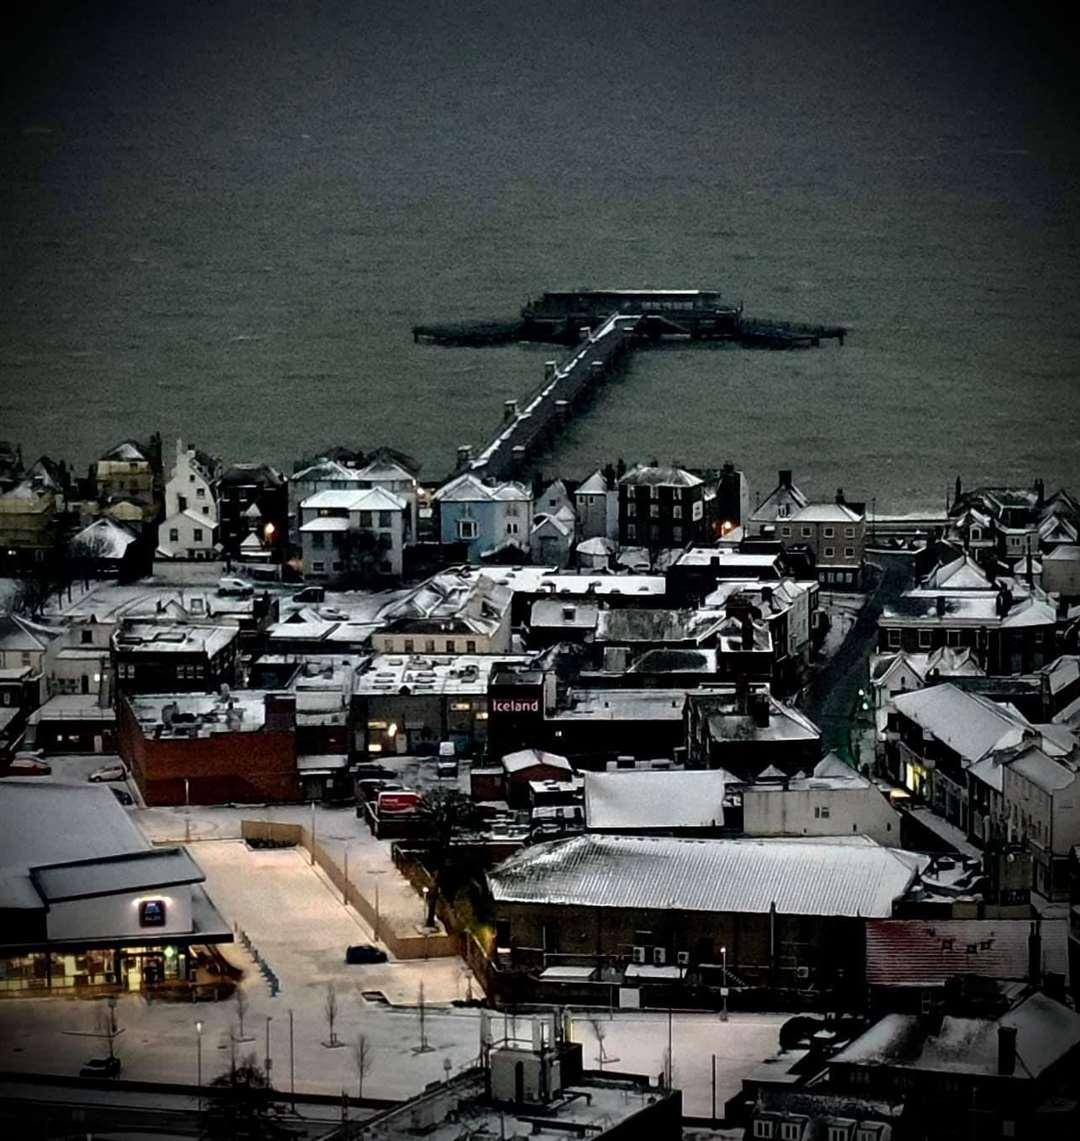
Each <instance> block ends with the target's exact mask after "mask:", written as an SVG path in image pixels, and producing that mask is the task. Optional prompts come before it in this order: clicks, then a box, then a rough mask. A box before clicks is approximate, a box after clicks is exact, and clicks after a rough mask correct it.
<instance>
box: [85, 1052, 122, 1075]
mask: <svg viewBox="0 0 1080 1141" xmlns="http://www.w3.org/2000/svg"><path fill="white" fill-rule="evenodd" d="M122 1069H123V1066H122V1065H121V1064H120V1059H119V1058H118V1057H117V1056H116V1055H115V1054H113V1055H112V1057H109V1058H91V1059H90V1061H89V1062H87V1063H86V1065H85V1066H83V1068H82V1069H81V1070H80V1071H79V1077H80V1078H115V1077H116V1075H117V1074H118V1073H120V1071H121V1070H122Z"/></svg>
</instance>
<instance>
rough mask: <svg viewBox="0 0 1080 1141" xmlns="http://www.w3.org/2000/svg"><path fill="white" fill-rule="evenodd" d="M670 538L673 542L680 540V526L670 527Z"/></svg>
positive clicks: (679, 541)
mask: <svg viewBox="0 0 1080 1141" xmlns="http://www.w3.org/2000/svg"><path fill="white" fill-rule="evenodd" d="M671 538H672V540H673V541H674V542H676V543H681V542H682V528H681V527H672V528H671Z"/></svg>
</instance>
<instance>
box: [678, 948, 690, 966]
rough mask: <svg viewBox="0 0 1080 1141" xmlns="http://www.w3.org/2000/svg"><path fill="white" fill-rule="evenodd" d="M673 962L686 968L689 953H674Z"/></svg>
mask: <svg viewBox="0 0 1080 1141" xmlns="http://www.w3.org/2000/svg"><path fill="white" fill-rule="evenodd" d="M675 962H676V963H678V964H679V966H680V967H688V966H689V965H690V952H689V951H676V952H675Z"/></svg>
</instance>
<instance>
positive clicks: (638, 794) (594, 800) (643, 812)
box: [585, 769, 725, 832]
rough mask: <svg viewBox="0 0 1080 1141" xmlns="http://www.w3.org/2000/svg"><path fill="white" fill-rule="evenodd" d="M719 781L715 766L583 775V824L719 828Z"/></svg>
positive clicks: (600, 827)
mask: <svg viewBox="0 0 1080 1141" xmlns="http://www.w3.org/2000/svg"><path fill="white" fill-rule="evenodd" d="M724 783H725V782H724V774H723V773H722V772H721V771H718V770H716V769H690V770H681V771H679V770H669V771H665V770H662V769H656V770H641V771H638V770H633V769H628V770H625V771H622V770H618V769H616V770H614V771H612V772H604V773H592V772H590V773H585V824H586V827H587V828H589V829H590V830H592V831H597V832H605V831H623V830H627V831H629V830H631V829H635V830H644V829H661V828H715V827H720V826H722V825H723V823H724Z"/></svg>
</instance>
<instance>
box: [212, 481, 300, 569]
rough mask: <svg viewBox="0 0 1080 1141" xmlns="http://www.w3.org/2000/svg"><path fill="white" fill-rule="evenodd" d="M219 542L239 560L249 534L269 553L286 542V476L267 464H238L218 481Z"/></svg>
mask: <svg viewBox="0 0 1080 1141" xmlns="http://www.w3.org/2000/svg"><path fill="white" fill-rule="evenodd" d="M217 493H218V524H219V525H218V541H219V542H220V543H221V546H222V548H223V549H224V551H225V554H226V555H227V556H228V557H229V558H232V559H238V558H240V554H241V552H240V547H241V544H242V543H243V542H244V540H245V539H246V538H247V537H248V536H249V535H255V536H256V538H257V539H258V540H259V543H260V544H261V545H263V546H265V547H267V548H269V549H270V550H271V551H278V550H280V549H281V547H282V545H283V544H284V543H285V542H286V541H287V536H288V521H289V492H288V485H287V481H286V479H285V477H284V476H283V475H282V474H281V472H279V471H278V470H277V469H276V468H273V467H271V466H270V465H269V464H255V463H241V464H233V465H232V466H231V467H228V468H226V469H225V471H223V472H222V474H221V476H220V478H219V479H218V486H217Z"/></svg>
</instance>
